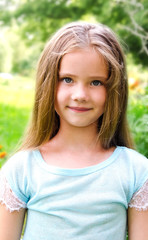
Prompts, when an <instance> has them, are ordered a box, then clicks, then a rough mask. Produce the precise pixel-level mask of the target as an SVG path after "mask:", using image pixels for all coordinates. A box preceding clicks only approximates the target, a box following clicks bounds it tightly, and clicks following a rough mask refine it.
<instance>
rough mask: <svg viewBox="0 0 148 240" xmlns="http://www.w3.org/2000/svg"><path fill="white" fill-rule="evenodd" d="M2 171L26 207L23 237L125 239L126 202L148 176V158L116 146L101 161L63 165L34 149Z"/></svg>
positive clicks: (20, 154)
mask: <svg viewBox="0 0 148 240" xmlns="http://www.w3.org/2000/svg"><path fill="white" fill-rule="evenodd" d="M2 171H3V173H4V174H5V176H6V179H7V181H8V183H9V184H10V187H11V189H12V191H13V192H14V193H15V195H16V196H17V197H18V198H19V199H20V200H21V201H23V202H25V203H26V206H27V208H28V214H27V223H26V228H25V233H24V237H23V240H58V239H60V240H125V239H126V225H127V209H128V204H129V202H130V200H131V198H132V196H133V194H134V193H135V192H136V191H138V190H139V189H140V188H141V187H142V185H143V184H144V182H145V181H146V180H147V179H148V160H147V159H146V158H145V157H144V156H142V155H141V154H139V153H137V152H136V151H134V150H131V149H128V148H126V147H117V148H116V149H115V151H114V152H113V154H112V155H111V156H110V157H109V158H108V159H107V160H105V161H104V162H101V163H99V164H97V165H94V166H90V167H86V168H79V169H65V168H59V167H53V166H50V165H48V164H47V163H46V162H45V161H44V160H43V158H42V156H41V154H40V152H39V150H34V151H21V152H18V153H17V154H15V155H14V156H13V157H12V158H11V159H10V160H8V161H7V163H6V164H5V165H4V166H3V170H2Z"/></svg>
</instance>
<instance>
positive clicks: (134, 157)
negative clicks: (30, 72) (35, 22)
mask: <svg viewBox="0 0 148 240" xmlns="http://www.w3.org/2000/svg"><path fill="white" fill-rule="evenodd" d="M126 108H127V75H126V67H125V61H124V56H123V53H122V50H121V47H120V45H119V43H118V41H117V39H116V37H115V35H114V33H113V32H112V31H111V30H110V29H109V28H108V27H106V26H103V25H101V24H90V23H81V22H76V23H71V24H68V25H66V26H64V27H63V28H62V29H60V30H59V31H58V32H57V33H56V34H55V35H54V36H53V37H52V38H51V40H50V41H49V42H48V43H47V45H46V47H45V49H44V51H43V53H42V56H41V58H40V61H39V65H38V71H37V83H36V96H35V104H34V109H33V115H32V120H31V122H30V126H29V128H28V131H27V133H26V137H25V140H24V142H23V145H22V148H21V150H20V151H19V152H18V153H16V154H15V155H14V156H13V157H12V158H11V159H9V160H8V161H7V163H6V164H5V165H4V166H3V168H2V170H1V185H0V202H1V206H0V239H1V240H10V239H11V240H18V239H20V236H21V232H22V226H23V222H24V216H25V212H26V210H27V216H26V226H25V230H24V237H23V240H58V239H60V240H83V239H84V240H99V239H101V240H108V239H111V240H125V239H126V231H127V228H128V233H129V239H130V240H147V239H148V228H147V222H148V211H147V206H148V187H147V185H148V180H147V179H148V161H147V160H146V158H145V157H144V156H142V155H140V154H139V153H137V152H136V151H134V150H132V149H131V148H132V141H131V138H130V133H129V129H128V126H127V121H126ZM139 210H140V211H139ZM127 217H128V221H127ZM127 226H128V227H127Z"/></svg>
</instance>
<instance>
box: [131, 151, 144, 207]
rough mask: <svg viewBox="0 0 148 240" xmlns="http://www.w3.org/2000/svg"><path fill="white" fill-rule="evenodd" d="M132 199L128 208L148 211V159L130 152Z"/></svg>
mask: <svg viewBox="0 0 148 240" xmlns="http://www.w3.org/2000/svg"><path fill="white" fill-rule="evenodd" d="M128 152H129V159H130V161H129V162H128V163H129V169H130V173H131V174H130V175H129V183H130V190H131V191H130V199H129V202H128V206H129V207H130V208H136V209H137V210H147V209H148V159H147V158H146V157H145V156H143V155H142V154H140V153H138V152H136V151H134V150H129V151H128Z"/></svg>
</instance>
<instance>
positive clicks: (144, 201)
mask: <svg viewBox="0 0 148 240" xmlns="http://www.w3.org/2000/svg"><path fill="white" fill-rule="evenodd" d="M129 207H130V208H135V209H136V210H138V211H146V210H148V180H147V181H146V182H145V183H144V184H143V186H142V187H141V188H140V189H139V190H138V191H137V192H136V193H134V195H133V197H132V199H131V201H130V203H129Z"/></svg>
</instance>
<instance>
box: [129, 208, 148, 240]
mask: <svg viewBox="0 0 148 240" xmlns="http://www.w3.org/2000/svg"><path fill="white" fill-rule="evenodd" d="M128 235H129V240H147V239H148V210H145V211H138V210H136V208H129V209H128Z"/></svg>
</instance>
